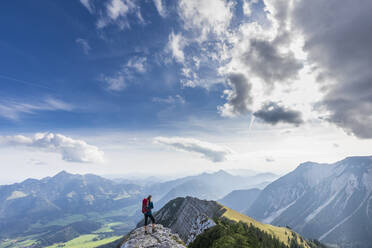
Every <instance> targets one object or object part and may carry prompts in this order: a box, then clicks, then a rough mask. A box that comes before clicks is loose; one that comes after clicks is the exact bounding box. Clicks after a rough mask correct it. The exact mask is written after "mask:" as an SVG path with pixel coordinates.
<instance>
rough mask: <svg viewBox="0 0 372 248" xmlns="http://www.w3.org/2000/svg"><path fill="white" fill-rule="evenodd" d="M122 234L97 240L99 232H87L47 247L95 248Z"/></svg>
mask: <svg viewBox="0 0 372 248" xmlns="http://www.w3.org/2000/svg"><path fill="white" fill-rule="evenodd" d="M121 237H122V236H112V237H109V238H105V239H101V240H95V239H98V238H99V235H97V234H86V235H81V236H79V237H77V238H75V239H72V240H70V241H68V242H65V243H57V244H54V245H51V246H48V247H47V248H58V247H64V248H79V247H84V248H94V247H97V246H100V245H104V244H108V243H111V242H113V241H115V240H117V239H119V238H121Z"/></svg>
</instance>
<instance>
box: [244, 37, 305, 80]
mask: <svg viewBox="0 0 372 248" xmlns="http://www.w3.org/2000/svg"><path fill="white" fill-rule="evenodd" d="M278 48H279V46H277V45H276V44H275V42H270V41H268V40H259V39H254V38H253V39H251V40H250V46H249V48H248V50H247V51H244V53H243V55H242V61H243V63H244V64H245V65H246V66H247V69H248V70H249V72H250V73H251V74H254V75H256V76H257V77H259V78H260V79H262V80H263V82H265V83H267V84H270V85H273V84H274V83H275V82H287V80H290V79H293V78H295V77H296V76H297V75H298V72H299V70H300V69H301V68H302V63H301V62H300V61H298V60H297V59H296V58H295V57H294V54H293V53H292V52H291V51H288V52H285V53H282V52H280V51H279V49H278Z"/></svg>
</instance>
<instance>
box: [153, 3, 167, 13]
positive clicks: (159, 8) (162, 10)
mask: <svg viewBox="0 0 372 248" xmlns="http://www.w3.org/2000/svg"><path fill="white" fill-rule="evenodd" d="M154 4H155V7H156V9H157V11H158V12H159V15H161V16H162V17H165V16H166V15H167V13H166V10H165V7H164V5H163V3H162V0H154Z"/></svg>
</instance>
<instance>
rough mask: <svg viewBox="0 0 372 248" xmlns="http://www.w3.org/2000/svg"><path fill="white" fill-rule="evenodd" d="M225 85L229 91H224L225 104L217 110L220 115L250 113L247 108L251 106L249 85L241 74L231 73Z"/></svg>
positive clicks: (250, 86)
mask: <svg viewBox="0 0 372 248" xmlns="http://www.w3.org/2000/svg"><path fill="white" fill-rule="evenodd" d="M227 84H228V85H229V86H230V87H231V90H227V91H225V94H226V95H227V96H226V99H227V103H225V105H223V106H222V107H220V108H219V109H220V111H221V112H222V114H227V115H238V114H248V113H249V112H250V109H249V106H250V105H251V104H252V96H251V95H250V93H251V88H252V85H251V83H250V82H249V81H248V79H247V78H246V77H245V76H244V75H243V74H241V73H231V74H230V75H229V76H228V80H227ZM226 112H227V113H226Z"/></svg>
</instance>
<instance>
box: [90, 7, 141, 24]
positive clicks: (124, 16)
mask: <svg viewBox="0 0 372 248" xmlns="http://www.w3.org/2000/svg"><path fill="white" fill-rule="evenodd" d="M105 7H106V9H105V13H106V15H105V14H101V16H100V18H99V19H98V21H97V24H96V25H97V28H104V27H106V26H107V25H108V24H110V23H115V24H117V25H118V26H119V28H120V29H124V28H129V27H130V24H129V19H128V15H129V14H134V16H136V17H137V19H138V20H139V21H140V22H141V23H144V20H143V18H142V15H141V12H140V8H139V7H138V6H137V5H136V4H135V3H134V1H132V0H110V1H108V2H107V4H106V5H105Z"/></svg>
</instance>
